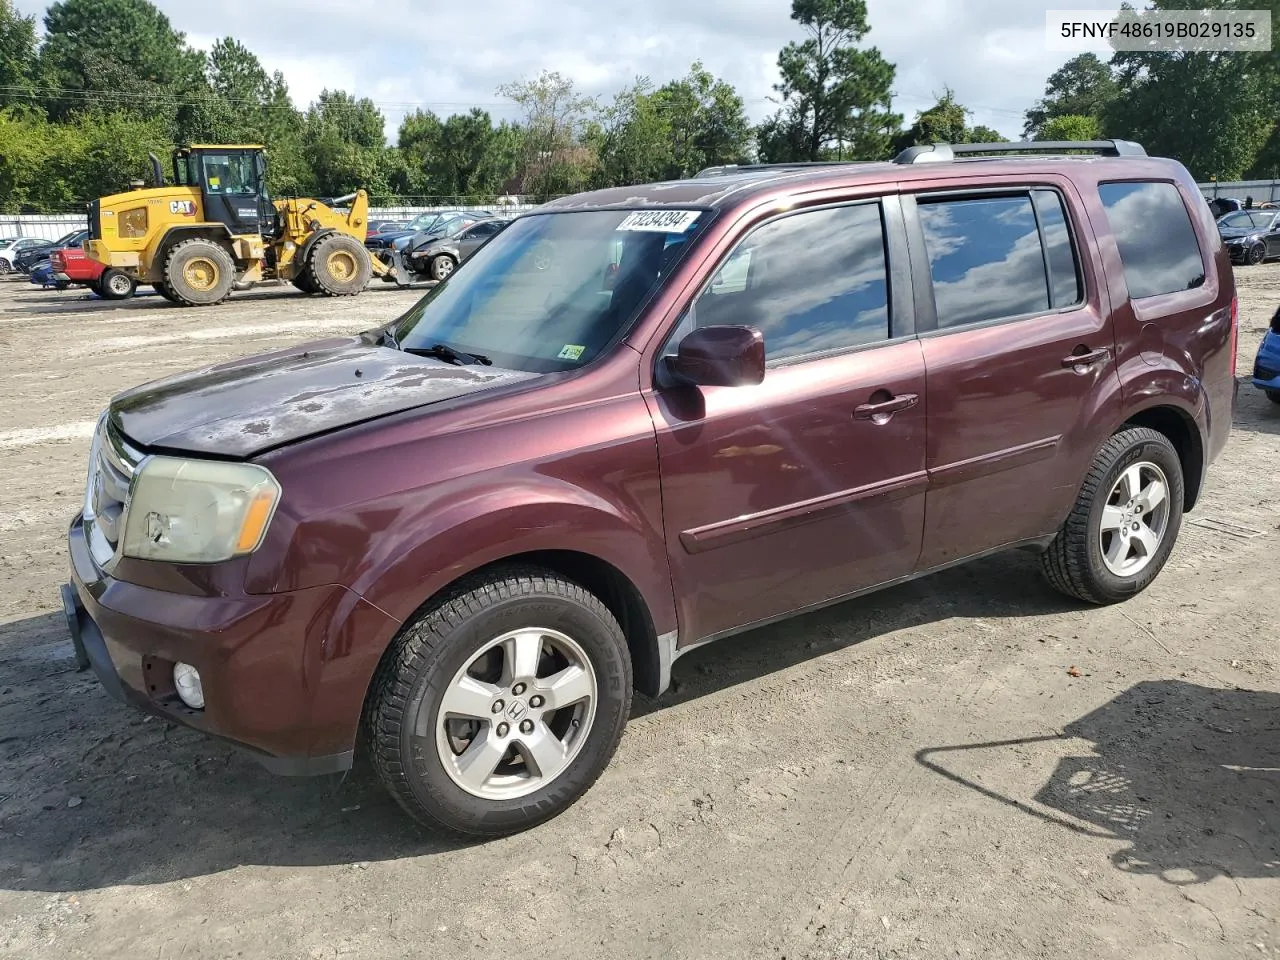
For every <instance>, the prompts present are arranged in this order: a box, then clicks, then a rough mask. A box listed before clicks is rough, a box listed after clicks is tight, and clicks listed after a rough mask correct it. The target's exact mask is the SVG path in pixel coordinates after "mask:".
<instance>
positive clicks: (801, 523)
mask: <svg viewBox="0 0 1280 960" xmlns="http://www.w3.org/2000/svg"><path fill="white" fill-rule="evenodd" d="M906 261H907V257H906V243H905V236H904V234H903V233H902V225H901V219H900V214H899V212H898V206H897V199H896V197H890V198H887V199H885V200H884V201H883V202H881V201H880V200H879V199H872V200H866V201H862V202H857V203H850V204H843V205H837V206H832V207H824V208H820V209H808V210H802V211H799V212H795V213H791V214H788V215H784V216H781V217H777V218H774V219H772V220H769V221H767V222H765V223H764V224H762V225H760V226H757V227H756V228H755V229H753V230H751V231H750V232H749V233H747V234H746V236H745V237H743V238H742V239H741V241H739V243H738V244H737V246H736V248H735V249H734V250H733V251H731V252H729V253H728V254H727V256H725V257H724V258H723V259H722V260H721V261H720V264H719V266H718V267H717V269H716V270H715V272H714V274H713V276H712V277H711V278H710V279H709V281H708V282H707V284H706V285H705V286H704V287H703V289H702V292H701V293H700V294H699V295H698V296H697V297H696V298H695V299H694V300H693V302H692V304H691V305H690V306H688V307H687V308H686V310H685V312H684V313H683V315H682V316H681V318H680V319H679V321H678V322H677V324H676V326H675V328H674V330H673V331H672V332H671V333H670V334H669V335H668V336H667V338H666V341H665V347H664V352H665V353H674V352H675V349H676V345H677V344H678V343H679V341H680V339H681V338H682V337H683V336H685V335H686V334H687V333H688V332H689V331H690V330H692V329H694V328H695V327H700V326H710V325H722V324H730V325H746V326H754V327H756V328H757V329H759V330H760V331H761V332H762V333H763V334H764V341H765V350H766V355H767V364H768V366H767V372H766V374H765V378H764V381H763V382H762V383H761V384H759V385H756V386H738V387H697V388H695V387H689V386H676V387H671V388H666V389H660V388H659V389H650V390H648V391H646V400H647V402H648V403H649V407H650V410H651V411H652V413H653V416H654V422H655V424H656V427H657V434H658V454H659V461H660V464H661V477H662V502H663V521H664V524H665V527H666V538H667V544H668V551H669V554H670V558H671V568H672V576H673V578H674V580H675V583H676V596H677V598H678V600H679V607H680V630H681V638H682V639H681V643H682V644H684V643H688V642H693V641H695V640H698V639H706V638H709V637H714V636H716V635H718V634H721V633H725V632H731V631H733V630H735V629H736V628H740V627H743V626H745V625H747V624H751V623H757V622H760V621H763V620H768V619H770V618H773V617H777V616H780V615H783V614H787V613H790V612H793V611H796V610H799V609H803V608H805V607H808V606H810V605H814V604H819V603H823V602H826V601H829V600H832V599H834V598H837V597H841V596H844V595H847V594H849V593H852V592H855V591H857V590H859V589H862V588H864V587H869V586H873V585H876V584H879V583H883V582H886V581H890V580H894V579H897V578H900V577H903V576H906V575H907V574H909V573H910V572H911V570H912V568H913V567H914V565H915V559H916V556H917V554H918V553H919V550H920V535H921V530H922V524H923V520H924V487H925V473H924V452H925V447H924V443H925V434H924V426H925V397H924V390H925V384H924V362H923V359H922V357H921V353H920V345H919V343H918V342H917V341H916V340H915V339H914V338H913V335H912V326H911V318H912V307H911V302H910V284H909V282H907V281H908V278H907V274H906ZM891 275H892V277H893V282H892V283H891V282H890V277H891Z"/></svg>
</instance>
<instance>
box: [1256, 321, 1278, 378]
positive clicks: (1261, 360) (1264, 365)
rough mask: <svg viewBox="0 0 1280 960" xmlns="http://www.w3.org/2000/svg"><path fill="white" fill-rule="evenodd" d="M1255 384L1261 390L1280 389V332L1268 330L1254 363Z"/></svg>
mask: <svg viewBox="0 0 1280 960" xmlns="http://www.w3.org/2000/svg"><path fill="white" fill-rule="evenodd" d="M1253 385H1254V386H1255V387H1257V388H1258V389H1259V390H1277V391H1280V333H1274V332H1272V331H1270V330H1268V331H1267V334H1266V336H1265V337H1263V338H1262V345H1261V346H1260V347H1259V348H1258V357H1257V359H1256V360H1254V363H1253Z"/></svg>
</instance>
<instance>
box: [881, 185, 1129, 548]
mask: <svg viewBox="0 0 1280 960" xmlns="http://www.w3.org/2000/svg"><path fill="white" fill-rule="evenodd" d="M903 208H904V212H905V213H906V215H907V222H908V229H909V236H910V237H911V241H912V262H913V264H918V265H920V266H921V267H922V268H923V269H921V270H919V271H918V274H917V276H916V282H917V283H918V284H924V285H925V288H926V289H931V290H932V293H933V296H932V298H928V297H926V300H928V301H929V302H928V304H927V305H926V311H931V315H928V316H921V317H918V318H917V323H918V326H919V328H920V336H921V345H922V348H923V351H924V362H925V369H926V372H927V373H926V379H927V385H928V391H929V426H928V433H929V439H928V452H927V456H926V461H927V464H928V471H929V492H928V498H927V507H926V520H925V532H924V544H923V549H922V551H921V555H920V563H919V567H920V569H922V570H923V569H929V568H931V567H936V566H940V565H942V564H947V563H951V562H954V561H956V560H959V559H962V558H965V557H969V556H973V555H976V554H979V553H982V552H985V551H988V550H993V549H995V548H998V547H1001V546H1004V545H1007V544H1011V543H1015V542H1018V541H1022V540H1027V539H1030V538H1035V537H1040V536H1044V535H1047V534H1049V533H1052V532H1053V531H1054V530H1055V529H1056V527H1057V526H1058V524H1059V523H1060V522H1061V521H1062V519H1063V517H1064V516H1065V515H1066V512H1067V511H1068V510H1069V509H1070V505H1071V503H1072V502H1073V501H1074V499H1075V496H1076V493H1077V490H1078V486H1079V483H1080V481H1081V479H1082V478H1083V476H1084V474H1085V471H1086V470H1087V467H1088V464H1089V462H1090V461H1091V459H1092V458H1093V456H1094V452H1095V449H1096V447H1097V444H1098V439H1099V429H1103V430H1104V432H1105V424H1106V423H1107V422H1109V420H1110V418H1111V417H1113V416H1114V415H1115V414H1116V413H1117V412H1118V410H1119V404H1120V393H1119V378H1118V376H1117V374H1116V366H1115V358H1114V354H1115V342H1114V335H1113V331H1112V328H1111V325H1110V323H1109V322H1108V320H1107V317H1108V313H1109V310H1108V301H1107V300H1106V293H1105V291H1104V290H1103V289H1102V285H1101V284H1099V283H1098V282H1097V281H1096V278H1097V277H1098V276H1099V275H1100V264H1099V263H1098V262H1097V260H1096V258H1095V255H1094V254H1093V253H1091V252H1089V251H1092V250H1093V248H1094V246H1095V245H1094V244H1093V243H1092V242H1088V241H1089V239H1090V234H1089V233H1088V232H1087V231H1088V220H1087V218H1086V217H1085V216H1084V213H1083V208H1082V205H1081V204H1080V201H1079V197H1078V195H1077V194H1076V193H1075V190H1074V188H1072V187H1071V185H1070V184H1069V182H1066V181H1059V182H1057V183H1044V184H1037V185H1026V186H1023V185H1016V186H1010V187H1007V188H999V189H991V190H982V191H967V192H955V193H936V194H922V195H918V196H915V197H913V198H910V197H904V198H903ZM919 274H925V275H924V276H920V275H919ZM1100 424H1101V425H1102V426H1101V427H1100Z"/></svg>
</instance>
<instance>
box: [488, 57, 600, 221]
mask: <svg viewBox="0 0 1280 960" xmlns="http://www.w3.org/2000/svg"><path fill="white" fill-rule="evenodd" d="M498 95H499V96H503V97H506V98H508V99H510V100H513V101H515V103H516V104H517V105H518V106H519V107H520V109H521V111H522V112H523V113H524V121H523V123H522V126H523V127H524V138H523V148H524V149H523V156H522V158H521V164H520V171H519V173H518V174H517V181H518V187H517V189H518V190H519V192H521V193H525V194H530V195H533V196H553V195H556V194H563V193H572V192H574V191H576V190H580V189H582V188H584V187H585V186H586V185H587V184H588V183H589V182H590V179H591V175H592V172H593V171H594V169H595V167H596V162H597V159H596V155H595V151H594V150H593V149H591V147H589V146H587V145H586V143H585V139H586V134H587V126H588V123H589V121H590V120H591V117H592V115H593V114H594V113H595V112H596V109H597V105H596V102H595V100H594V99H593V98H591V97H588V96H586V95H585V94H581V93H579V92H578V91H577V90H576V89H575V88H574V85H573V81H572V80H570V79H569V78H568V77H565V76H563V75H562V74H560V73H555V72H551V71H546V70H544V71H543V72H542V73H541V74H539V75H538V76H537V77H535V78H534V79H532V80H519V81H516V82H515V83H508V84H504V85H502V86H501V87H499V88H498Z"/></svg>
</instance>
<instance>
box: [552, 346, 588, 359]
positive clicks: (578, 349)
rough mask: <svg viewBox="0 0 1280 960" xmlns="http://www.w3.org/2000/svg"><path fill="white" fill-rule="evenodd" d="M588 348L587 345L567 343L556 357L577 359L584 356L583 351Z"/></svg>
mask: <svg viewBox="0 0 1280 960" xmlns="http://www.w3.org/2000/svg"><path fill="white" fill-rule="evenodd" d="M586 349H587V348H586V347H583V346H579V345H578V344H576V343H566V344H565V345H564V348H563V349H562V350H561V351H560V353H559V354H557V355H556V359H557V360H577V359H578V358H579V357H580V356H582V351H584V350H586Z"/></svg>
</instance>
